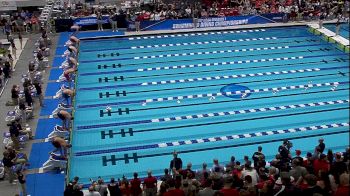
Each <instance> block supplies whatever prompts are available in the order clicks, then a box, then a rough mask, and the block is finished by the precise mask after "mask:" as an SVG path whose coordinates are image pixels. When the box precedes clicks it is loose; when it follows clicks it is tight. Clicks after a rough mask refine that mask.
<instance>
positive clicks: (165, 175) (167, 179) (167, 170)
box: [160, 168, 172, 183]
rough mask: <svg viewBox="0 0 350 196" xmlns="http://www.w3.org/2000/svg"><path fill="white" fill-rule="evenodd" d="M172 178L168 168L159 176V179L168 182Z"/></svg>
mask: <svg viewBox="0 0 350 196" xmlns="http://www.w3.org/2000/svg"><path fill="white" fill-rule="evenodd" d="M170 179H172V176H171V175H170V174H169V169H167V168H165V169H164V176H162V177H161V178H160V180H161V181H163V182H165V183H168V181H169V180H170Z"/></svg>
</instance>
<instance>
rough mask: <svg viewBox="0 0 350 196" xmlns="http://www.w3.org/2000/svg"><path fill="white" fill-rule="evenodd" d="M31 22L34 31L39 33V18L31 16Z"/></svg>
mask: <svg viewBox="0 0 350 196" xmlns="http://www.w3.org/2000/svg"><path fill="white" fill-rule="evenodd" d="M30 24H31V26H32V31H33V33H37V32H38V31H39V20H38V18H37V17H36V16H35V15H33V16H32V17H31V19H30Z"/></svg>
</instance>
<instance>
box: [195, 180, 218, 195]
mask: <svg viewBox="0 0 350 196" xmlns="http://www.w3.org/2000/svg"><path fill="white" fill-rule="evenodd" d="M212 184H213V181H212V180H211V179H208V180H207V181H205V183H204V189H202V190H200V191H199V192H198V196H212V195H214V193H215V191H214V190H213V188H212Z"/></svg>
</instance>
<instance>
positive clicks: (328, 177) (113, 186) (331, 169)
mask: <svg viewBox="0 0 350 196" xmlns="http://www.w3.org/2000/svg"><path fill="white" fill-rule="evenodd" d="M291 148H292V143H291V142H290V141H288V140H285V141H283V143H282V145H280V146H279V148H278V149H277V152H278V153H277V154H276V156H275V158H274V159H273V160H270V162H268V161H267V160H265V155H264V153H263V149H262V147H261V146H259V147H258V148H257V151H256V152H254V154H253V155H252V156H251V157H249V156H244V161H243V162H240V161H237V160H236V158H235V157H234V156H232V157H231V158H230V161H229V162H228V163H227V164H221V163H220V162H219V160H218V159H213V162H212V164H210V166H211V167H209V166H208V164H207V163H203V165H202V168H200V169H198V170H194V169H193V168H192V164H191V163H190V162H188V163H187V165H186V166H184V167H183V162H182V160H181V158H179V157H178V153H177V152H174V153H173V157H174V158H173V159H172V160H171V161H170V164H169V168H166V169H164V175H163V176H159V177H158V178H156V177H155V176H153V175H152V171H148V174H147V177H145V178H143V179H141V178H139V177H138V174H137V173H134V175H133V178H132V179H127V178H126V177H125V176H123V177H122V178H121V179H119V178H118V179H116V178H111V179H110V181H109V183H105V182H104V180H103V179H102V178H101V177H99V178H98V179H96V180H92V179H90V180H91V184H90V185H89V187H88V192H86V193H85V194H84V193H83V191H82V187H83V185H82V184H79V177H75V178H74V179H73V180H72V181H71V182H69V183H68V185H67V186H66V189H65V192H64V195H65V196H78V195H80V196H83V195H85V196H107V195H110V196H141V195H145V196H219V195H223V196H258V195H259V196H298V195H300V196H348V195H349V158H350V154H349V153H350V148H349V147H348V148H347V149H345V152H342V153H340V152H338V153H333V152H332V150H330V149H329V150H328V151H327V152H326V151H325V150H326V144H325V142H324V140H323V139H322V138H320V139H319V144H318V145H317V146H316V147H315V150H314V152H312V153H311V152H307V153H306V156H305V157H303V156H301V154H302V152H301V151H300V150H295V153H292V152H291ZM292 154H295V156H292Z"/></svg>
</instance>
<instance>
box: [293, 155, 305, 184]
mask: <svg viewBox="0 0 350 196" xmlns="http://www.w3.org/2000/svg"><path fill="white" fill-rule="evenodd" d="M301 164H302V163H300V162H299V160H298V159H294V160H293V162H292V169H291V170H290V171H289V175H290V176H293V178H294V179H295V180H298V179H299V178H300V177H305V175H306V174H307V173H308V172H307V170H306V168H305V167H303V166H301Z"/></svg>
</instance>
